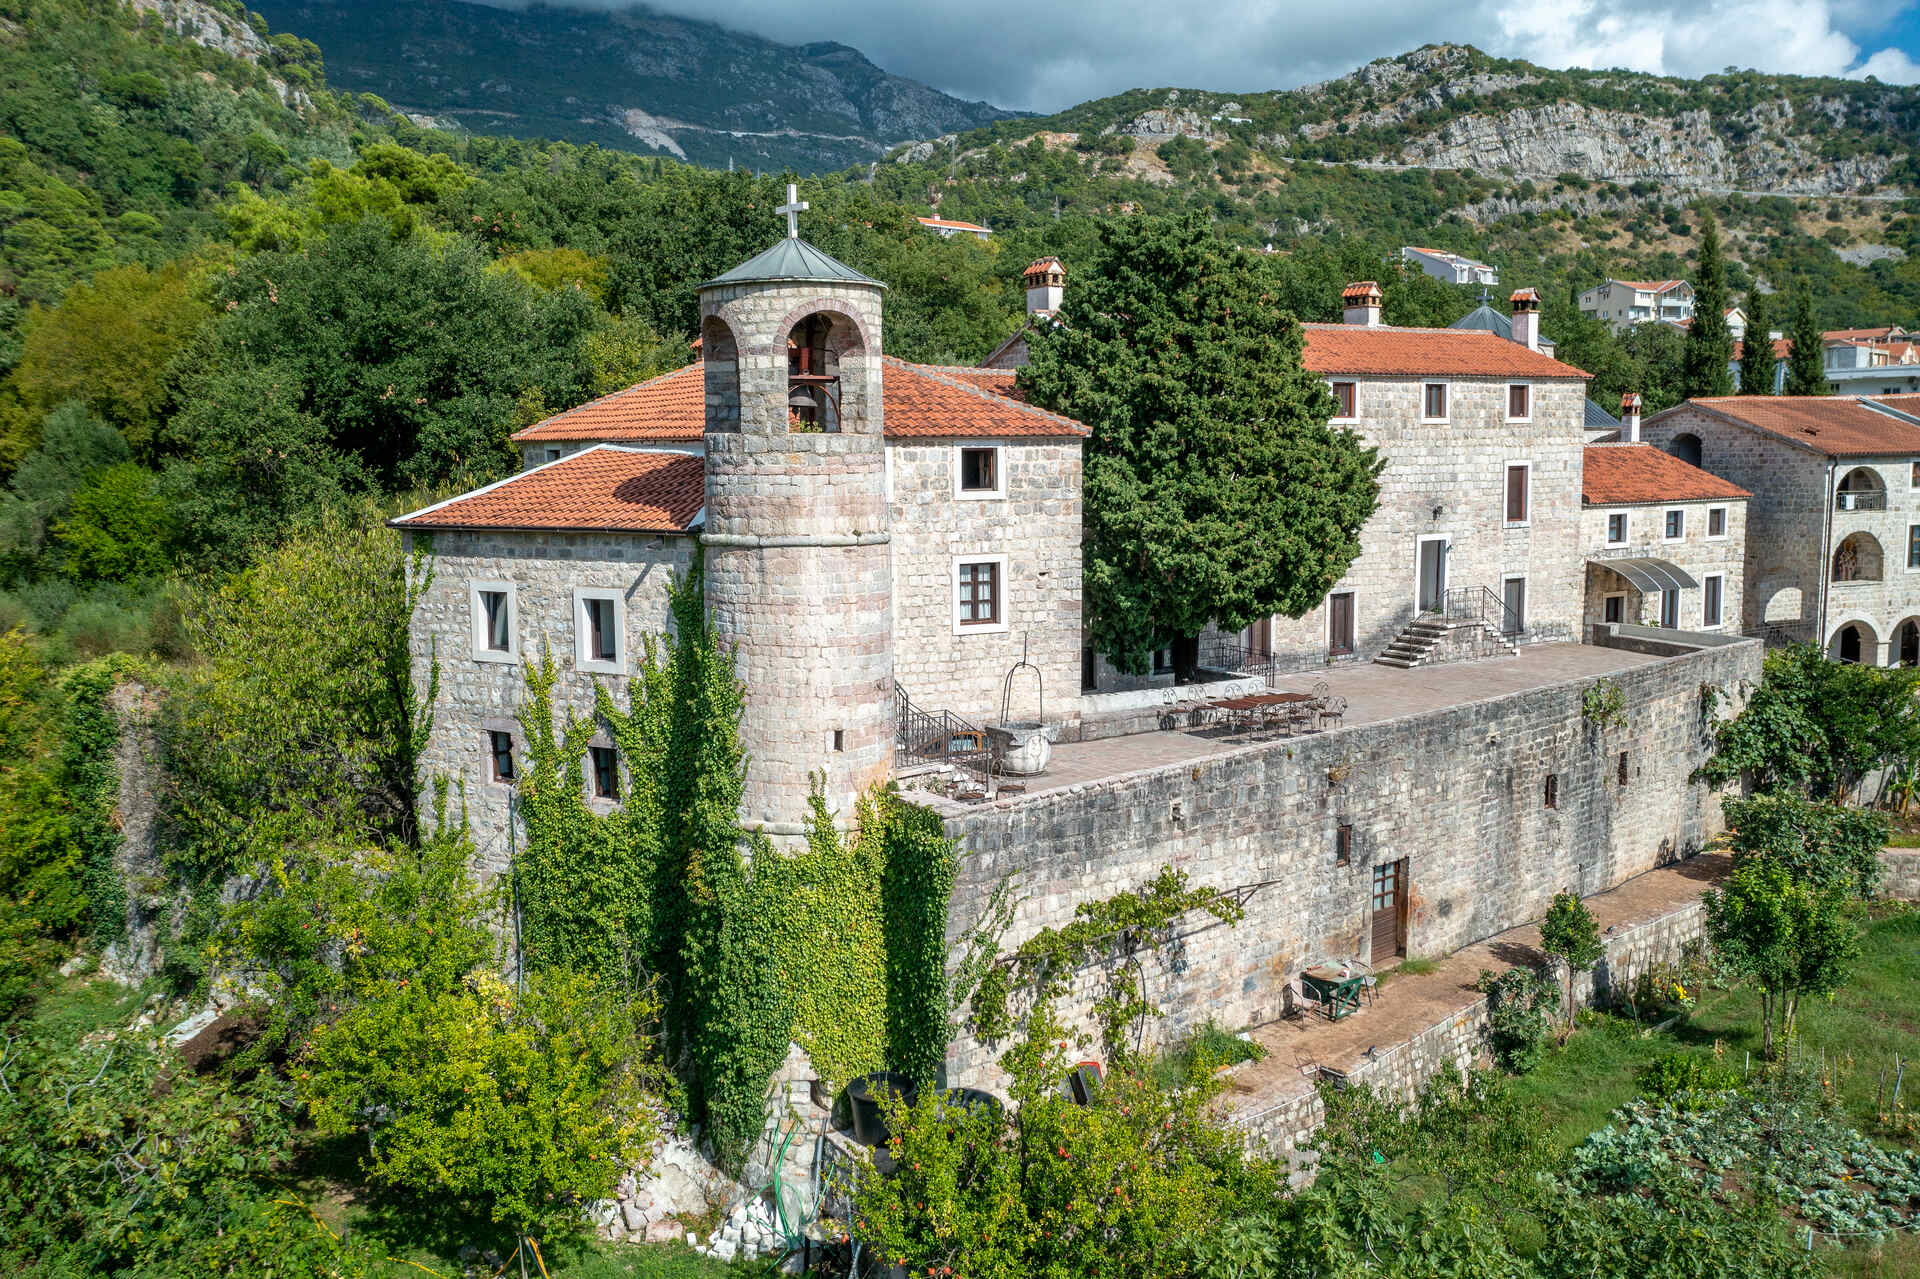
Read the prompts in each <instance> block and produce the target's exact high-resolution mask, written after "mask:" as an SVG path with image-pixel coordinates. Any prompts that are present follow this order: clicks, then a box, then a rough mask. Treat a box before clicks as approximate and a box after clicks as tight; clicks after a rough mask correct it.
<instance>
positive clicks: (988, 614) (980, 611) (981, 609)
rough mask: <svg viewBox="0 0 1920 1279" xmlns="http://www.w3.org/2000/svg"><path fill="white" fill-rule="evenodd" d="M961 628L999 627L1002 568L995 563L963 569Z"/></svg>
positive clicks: (961, 578)
mask: <svg viewBox="0 0 1920 1279" xmlns="http://www.w3.org/2000/svg"><path fill="white" fill-rule="evenodd" d="M960 624H961V625H962V626H997V625H999V624H1000V565H999V564H998V563H997V562H994V561H992V560H987V561H983V562H982V563H979V564H962V565H961V566H960Z"/></svg>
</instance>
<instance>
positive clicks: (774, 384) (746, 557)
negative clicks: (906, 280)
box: [700, 188, 893, 836]
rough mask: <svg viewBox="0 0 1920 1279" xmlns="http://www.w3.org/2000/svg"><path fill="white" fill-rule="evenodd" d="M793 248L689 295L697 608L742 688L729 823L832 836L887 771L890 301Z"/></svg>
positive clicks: (785, 243)
mask: <svg viewBox="0 0 1920 1279" xmlns="http://www.w3.org/2000/svg"><path fill="white" fill-rule="evenodd" d="M805 207H806V206H805V205H804V204H801V203H799V202H798V201H797V200H796V199H795V198H794V192H793V191H792V189H791V188H789V190H788V203H787V205H786V206H784V207H783V208H782V210H781V212H783V213H786V214H787V216H788V236H787V238H786V239H784V240H782V241H781V242H780V243H779V244H776V245H775V246H774V247H773V248H771V249H768V250H767V251H766V252H765V253H762V254H760V255H759V256H758V257H755V258H753V259H751V260H750V261H747V262H744V263H742V264H741V265H739V266H737V267H735V268H733V269H732V270H731V271H728V272H726V273H725V274H724V275H721V276H719V277H717V278H716V279H713V280H709V281H708V282H707V283H706V284H703V285H701V286H700V336H701V347H702V350H703V352H704V355H705V358H706V449H707V511H706V530H707V531H706V535H705V537H704V538H703V539H702V540H703V541H704V543H705V545H706V548H707V552H706V554H707V606H708V608H709V609H710V610H711V611H712V614H713V618H714V622H715V625H716V628H717V630H718V632H719V635H720V638H721V640H722V642H723V643H725V644H728V645H730V646H731V647H732V649H733V651H734V655H735V665H736V669H737V671H738V674H739V677H740V680H741V682H742V683H743V684H744V685H745V687H746V695H745V709H744V712H743V714H742V718H741V725H740V738H741V744H742V745H743V746H744V748H745V750H746V753H747V756H748V760H747V776H746V795H745V798H744V800H743V802H742V804H741V814H740V815H741V820H742V821H743V822H744V823H745V824H746V825H747V826H748V827H749V828H758V829H761V830H764V831H766V832H767V833H768V834H770V835H774V836H792V835H797V834H800V833H801V830H802V827H801V820H802V818H803V817H804V815H805V813H806V805H807V795H808V785H809V783H808V774H809V773H815V772H823V773H825V775H826V793H827V800H828V803H829V804H830V805H832V807H833V808H834V809H835V810H837V812H838V813H839V815H840V818H841V819H842V821H846V820H849V819H851V817H852V815H853V801H854V797H855V796H856V795H857V794H859V792H860V791H861V790H862V789H864V788H865V787H867V786H868V785H870V784H871V783H873V782H876V781H881V780H883V779H885V778H886V777H887V776H888V775H889V774H890V773H891V772H892V769H893V570H892V562H891V554H892V552H891V547H890V546H889V534H888V519H887V492H886V440H885V437H884V435H883V434H882V421H881V408H880V380H881V369H880V352H881V345H880V340H881V339H880V321H881V293H882V292H883V291H884V289H885V286H884V285H882V284H880V283H879V282H878V281H876V280H871V279H868V278H867V277H866V276H864V275H862V274H860V273H859V272H858V271H855V270H854V269H853V268H852V267H849V266H846V265H845V264H844V263H841V262H836V261H835V260H834V259H833V258H831V257H829V256H827V255H826V254H825V253H822V252H821V251H820V250H818V249H816V248H814V247H813V246H812V245H810V244H808V243H807V242H806V241H805V240H802V239H801V238H800V237H799V232H798V228H797V225H796V222H795V217H794V215H795V214H796V213H797V212H798V210H800V209H804V208H805Z"/></svg>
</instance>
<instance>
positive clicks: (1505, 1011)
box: [1473, 968, 1560, 1075]
mask: <svg viewBox="0 0 1920 1279" xmlns="http://www.w3.org/2000/svg"><path fill="white" fill-rule="evenodd" d="M1473 988H1474V989H1475V990H1477V991H1480V992H1481V993H1482V994H1484V995H1486V996H1487V1005H1488V1020H1487V1047H1488V1048H1489V1049H1490V1050H1491V1051H1492V1053H1493V1059H1494V1060H1495V1061H1497V1062H1499V1063H1500V1065H1501V1066H1502V1067H1504V1068H1505V1069H1507V1070H1510V1071H1512V1072H1513V1073H1514V1074H1516V1075H1524V1074H1526V1073H1527V1072H1528V1071H1529V1070H1532V1069H1533V1068H1534V1066H1536V1065H1537V1064H1539V1061H1540V1054H1541V1053H1542V1052H1544V1051H1546V1046H1547V1035H1548V1034H1549V1033H1550V1032H1551V1030H1552V1024H1553V1016H1554V1014H1555V1013H1556V1012H1558V1011H1559V1009H1560V988H1559V986H1558V985H1557V984H1556V983H1555V982H1554V980H1553V979H1552V978H1550V977H1548V976H1547V975H1546V974H1545V973H1537V972H1535V971H1533V970H1532V969H1531V968H1509V969H1507V971H1506V972H1504V973H1501V974H1500V975H1499V976H1497V977H1496V976H1495V975H1494V974H1493V973H1492V972H1491V971H1489V970H1487V969H1481V971H1480V977H1479V979H1478V980H1477V981H1475V982H1474V984H1473Z"/></svg>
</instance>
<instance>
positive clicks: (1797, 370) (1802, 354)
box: [1784, 282, 1830, 395]
mask: <svg viewBox="0 0 1920 1279" xmlns="http://www.w3.org/2000/svg"><path fill="white" fill-rule="evenodd" d="M1787 317H1788V318H1787V341H1788V343H1789V344H1790V347H1789V350H1788V351H1787V382H1786V386H1785V388H1784V392H1785V394H1787V395H1826V394H1828V392H1829V390H1830V388H1829V386H1828V384H1827V370H1826V358H1827V353H1826V339H1825V337H1824V336H1823V335H1822V334H1821V332H1820V326H1819V324H1818V323H1817V322H1816V321H1815V320H1814V318H1813V298H1812V296H1811V295H1810V294H1809V293H1808V292H1807V286H1806V284H1805V283H1804V282H1802V283H1800V284H1796V285H1795V286H1794V289H1793V300H1792V302H1791V303H1789V304H1788V312H1787Z"/></svg>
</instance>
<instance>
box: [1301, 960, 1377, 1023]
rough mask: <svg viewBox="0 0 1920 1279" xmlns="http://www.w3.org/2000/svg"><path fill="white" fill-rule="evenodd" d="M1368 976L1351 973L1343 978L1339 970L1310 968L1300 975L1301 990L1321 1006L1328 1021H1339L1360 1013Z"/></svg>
mask: <svg viewBox="0 0 1920 1279" xmlns="http://www.w3.org/2000/svg"><path fill="white" fill-rule="evenodd" d="M1366 982H1367V978H1366V974H1364V973H1350V974H1349V975H1347V976H1345V977H1342V976H1341V975H1340V970H1339V969H1338V968H1308V969H1303V970H1302V971H1301V973H1300V989H1301V990H1302V991H1304V992H1305V993H1306V996H1307V998H1309V999H1311V1000H1313V1001H1315V1002H1316V1003H1318V1004H1319V1005H1320V1011H1321V1012H1323V1013H1325V1014H1326V1015H1327V1020H1328V1021H1339V1020H1340V1019H1341V1018H1342V1017H1345V1016H1347V1015H1348V1014H1349V1013H1356V1012H1359V1011H1360V996H1361V994H1362V992H1363V991H1364V990H1365V988H1366Z"/></svg>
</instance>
